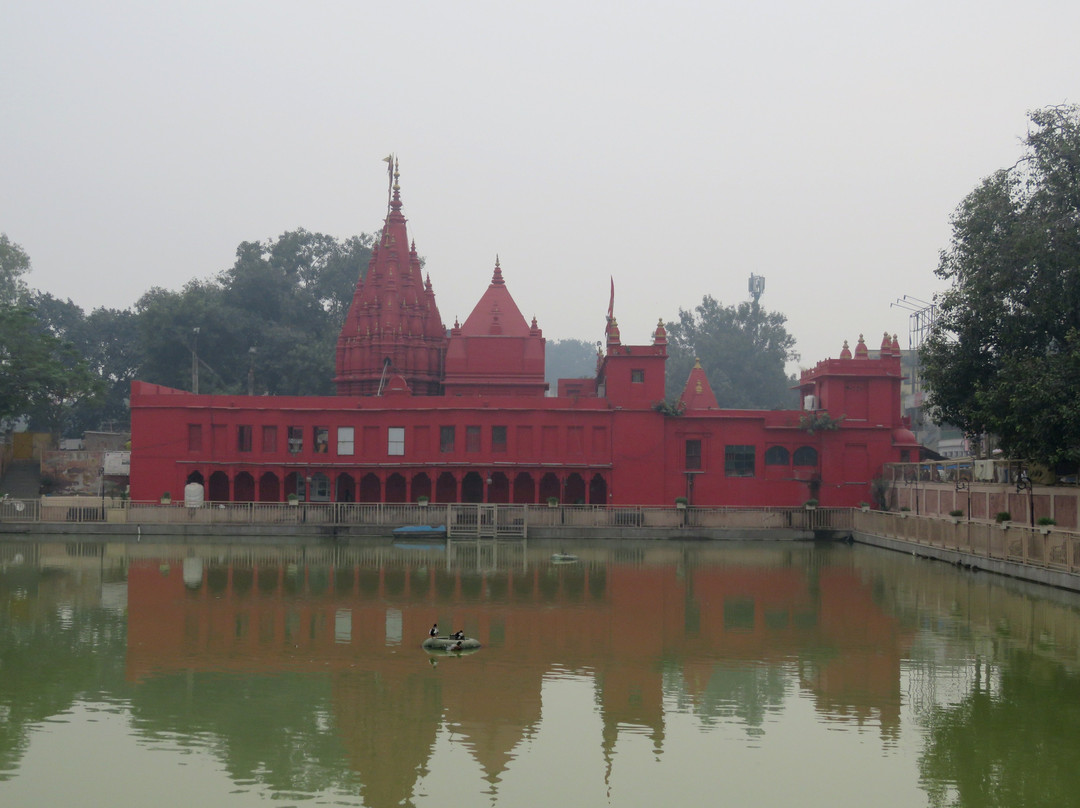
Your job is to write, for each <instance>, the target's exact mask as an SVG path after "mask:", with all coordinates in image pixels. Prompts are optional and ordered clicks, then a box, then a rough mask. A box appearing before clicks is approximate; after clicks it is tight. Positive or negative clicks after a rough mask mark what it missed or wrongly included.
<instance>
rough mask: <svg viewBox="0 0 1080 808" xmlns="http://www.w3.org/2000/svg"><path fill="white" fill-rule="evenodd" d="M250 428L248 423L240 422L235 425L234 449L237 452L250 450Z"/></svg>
mask: <svg viewBox="0 0 1080 808" xmlns="http://www.w3.org/2000/svg"><path fill="white" fill-rule="evenodd" d="M252 431H253V430H252V428H251V425H250V424H240V425H239V426H238V427H236V451H238V452H250V451H251V433H252Z"/></svg>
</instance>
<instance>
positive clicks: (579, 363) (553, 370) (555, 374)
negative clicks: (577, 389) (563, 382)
mask: <svg viewBox="0 0 1080 808" xmlns="http://www.w3.org/2000/svg"><path fill="white" fill-rule="evenodd" d="M595 376H596V346H595V345H593V344H592V343H591V342H585V341H584V340H580V339H556V340H548V343H547V347H546V348H545V350H544V378H545V379H546V380H547V382H548V384H550V385H551V388H552V389H553V390H554V389H555V386H556V385H557V384H558V381H559V379H584V378H593V377H595Z"/></svg>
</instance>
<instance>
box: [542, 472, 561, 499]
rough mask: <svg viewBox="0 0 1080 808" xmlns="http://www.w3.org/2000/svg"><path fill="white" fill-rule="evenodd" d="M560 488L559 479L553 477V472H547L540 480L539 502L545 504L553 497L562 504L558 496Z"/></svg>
mask: <svg viewBox="0 0 1080 808" xmlns="http://www.w3.org/2000/svg"><path fill="white" fill-rule="evenodd" d="M561 487H562V486H560V485H559V478H558V477H556V476H555V474H554V472H550V471H549V472H548V473H547V474H545V475H544V476H543V477H541V478H540V501H541V502H547V501H548V500H549V499H551V498H552V497H554V498H555V499H556V500H558V501H559V502H562V497H560V496H559V492H560V489H561Z"/></svg>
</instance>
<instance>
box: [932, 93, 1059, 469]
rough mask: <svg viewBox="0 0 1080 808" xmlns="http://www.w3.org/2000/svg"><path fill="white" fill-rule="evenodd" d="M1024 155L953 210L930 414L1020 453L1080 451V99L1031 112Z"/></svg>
mask: <svg viewBox="0 0 1080 808" xmlns="http://www.w3.org/2000/svg"><path fill="white" fill-rule="evenodd" d="M1030 119H1031V124H1032V126H1031V131H1030V132H1029V133H1028V135H1027V137H1026V138H1025V140H1024V145H1025V151H1024V154H1023V155H1022V156H1021V158H1020V159H1019V160H1018V161H1017V163H1016V164H1015V165H1013V166H1012V167H1010V168H1006V169H1002V170H1000V171H997V172H995V173H994V174H993V175H991V176H990V177H988V178H986V179H985V180H983V181H982V183H980V184H979V186H978V187H976V188H975V190H974V191H972V192H971V193H970V194H969V195H968V196H967V197H966V198H965V199H964V201H963V202H962V203H961V204H960V206H959V207H958V208H957V210H956V212H955V213H954V214H953V217H952V239H951V242H950V245H949V247H948V249H946V250H944V251H943V252H942V254H941V260H940V262H939V264H938V268H937V270H936V274H937V276H938V277H939V278H942V279H944V280H947V281H950V282H951V286H950V287H949V289H948V290H947V291H946V292H945V293H944V294H943V295H942V296H941V297H940V300H939V302H938V303H939V305H938V317H937V321H936V324H935V327H934V329H933V331H932V333H931V335H930V337H929V338H928V339H927V341H926V342H925V343H924V345H923V347H922V350H921V359H922V363H923V378H924V380H925V382H926V386H927V388H928V392H929V395H928V400H927V403H928V406H929V408H930V415H931V417H932V418H933V419H934V421H936V422H937V423H945V422H948V423H952V424H955V425H956V426H957V427H959V428H960V429H962V430H963V431H964V432H965V433H966V434H967V435H969V436H971V437H976V436H978V435H981V434H983V433H991V434H994V435H997V436H998V439H999V441H1000V445H1001V447H1002V449H1003V450H1004V451H1005V452H1006V453H1007V454H1008V455H1010V456H1013V457H1021V458H1025V459H1028V460H1031V461H1035V462H1040V463H1047V464H1058V463H1063V462H1067V463H1076V462H1077V461H1080V107H1078V106H1076V105H1062V106H1053V107H1047V108H1045V109H1041V110H1037V111H1035V112H1032V113H1030Z"/></svg>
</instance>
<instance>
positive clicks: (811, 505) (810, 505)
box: [803, 499, 817, 511]
mask: <svg viewBox="0 0 1080 808" xmlns="http://www.w3.org/2000/svg"><path fill="white" fill-rule="evenodd" d="M803 507H804V508H806V510H808V511H816V510H817V500H816V499H808V500H806V502H804V503H803Z"/></svg>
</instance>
